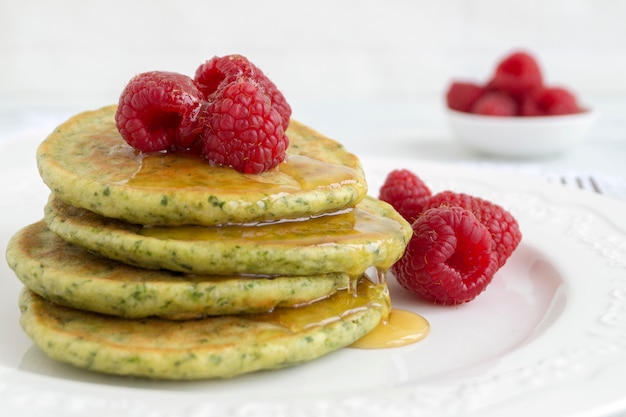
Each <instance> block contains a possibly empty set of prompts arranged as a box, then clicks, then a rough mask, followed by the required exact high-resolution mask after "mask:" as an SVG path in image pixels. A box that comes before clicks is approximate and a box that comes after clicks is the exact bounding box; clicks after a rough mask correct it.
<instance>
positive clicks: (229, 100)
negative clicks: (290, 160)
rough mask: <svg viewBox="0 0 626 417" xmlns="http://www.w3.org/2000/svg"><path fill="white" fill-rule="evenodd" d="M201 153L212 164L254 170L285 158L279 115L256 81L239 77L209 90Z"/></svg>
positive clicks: (277, 162) (287, 142)
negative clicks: (209, 100)
mask: <svg viewBox="0 0 626 417" xmlns="http://www.w3.org/2000/svg"><path fill="white" fill-rule="evenodd" d="M207 113H208V123H207V125H206V126H205V128H204V131H203V140H204V143H203V146H202V154H203V156H204V157H205V158H207V159H208V160H209V161H211V162H212V163H214V164H216V165H223V166H231V167H233V168H235V169H236V170H238V171H240V172H244V173H246V174H258V173H260V172H263V171H266V170H268V169H271V168H274V167H276V166H277V165H278V164H280V163H281V162H282V161H283V160H284V159H285V150H286V149H287V146H288V145H289V139H288V138H287V136H286V135H285V131H284V129H283V125H282V118H281V116H280V114H279V113H278V111H277V110H276V109H275V108H274V107H272V106H271V104H270V99H269V98H268V97H267V95H266V94H265V93H264V90H263V88H262V87H260V86H259V85H258V84H257V83H255V82H253V81H250V80H245V79H239V80H236V81H232V82H231V83H229V84H227V85H225V86H222V87H220V88H218V89H217V90H216V92H214V93H213V97H212V101H211V102H210V103H209V105H208V108H207Z"/></svg>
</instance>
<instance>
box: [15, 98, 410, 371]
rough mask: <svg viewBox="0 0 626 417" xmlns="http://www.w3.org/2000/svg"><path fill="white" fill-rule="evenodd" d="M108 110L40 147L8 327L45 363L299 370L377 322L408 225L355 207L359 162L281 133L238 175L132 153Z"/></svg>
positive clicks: (375, 208) (361, 198) (379, 206)
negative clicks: (268, 154)
mask: <svg viewBox="0 0 626 417" xmlns="http://www.w3.org/2000/svg"><path fill="white" fill-rule="evenodd" d="M114 113H115V106H110V107H105V108H102V109H100V110H96V111H93V112H86V113H82V114H79V115H77V116H75V117H73V118H72V119H70V120H68V121H67V122H65V123H64V124H62V125H61V126H59V127H58V128H57V129H56V130H55V131H54V132H53V133H52V134H51V135H50V136H49V137H48V138H47V139H46V140H45V141H44V142H43V143H42V144H41V145H40V147H39V149H38V152H37V162H38V166H39V171H40V174H41V176H42V178H43V180H44V182H45V183H46V184H47V185H48V187H49V188H50V190H51V191H52V192H51V196H50V199H49V201H48V204H47V205H46V207H45V210H44V213H45V214H44V218H43V220H42V221H40V222H37V223H35V224H32V225H29V226H27V227H25V228H23V229H22V230H20V231H19V232H18V233H16V234H15V235H14V236H13V237H12V239H11V241H10V242H9V245H8V249H7V260H8V262H9V265H10V266H11V268H12V269H13V270H14V271H15V273H16V275H17V276H18V278H19V279H20V280H21V281H22V282H23V283H24V285H25V287H24V290H23V291H22V293H21V295H20V308H21V310H22V318H21V324H22V327H23V328H24V330H25V331H26V333H27V334H28V335H29V336H30V337H31V338H32V339H33V341H34V342H35V343H36V344H37V345H38V346H39V347H40V348H41V349H42V350H44V351H45V352H46V353H47V354H48V355H49V356H51V357H52V358H55V359H57V360H60V361H64V362H68V363H71V364H73V365H76V366H79V367H83V368H87V369H90V370H94V371H99V372H105V373H113V374H121V375H134V376H142V377H149V378H163V379H198V378H215V377H230V376H233V375H238V374H242V373H246V372H252V371H256V370H261V369H272V368H279V367H285V366H289V365H292V364H296V363H299V362H303V361H308V360H312V359H314V358H317V357H319V356H321V355H324V354H326V353H328V352H331V351H333V350H336V349H339V348H341V347H344V346H348V345H350V344H352V343H353V342H355V341H356V340H358V339H359V338H361V337H362V336H363V335H365V334H367V333H369V332H370V331H371V330H372V329H374V328H375V327H376V326H377V325H378V323H379V322H380V321H381V320H382V319H383V318H384V317H385V316H386V315H387V314H388V312H389V299H388V293H387V290H386V286H385V283H384V280H380V281H379V282H376V280H374V282H372V280H368V279H365V278H363V277H364V275H365V274H366V272H367V271H370V270H372V269H374V270H376V271H378V272H380V273H384V271H386V270H387V269H388V268H389V267H390V266H391V265H392V264H393V263H394V262H395V261H396V260H397V259H398V258H399V257H400V256H401V255H402V253H403V251H404V249H405V247H406V244H407V242H408V240H409V239H410V236H411V227H410V225H409V224H408V223H407V222H406V221H405V220H404V219H403V218H402V217H401V216H400V215H399V214H398V213H397V212H395V210H393V208H391V206H389V205H388V204H386V203H383V202H381V201H379V200H377V199H374V198H372V197H369V196H367V195H366V194H367V184H366V181H365V178H364V175H363V171H362V168H361V165H360V162H359V160H358V158H357V157H356V156H354V155H353V154H351V153H349V152H347V151H346V150H345V148H344V147H343V146H342V145H341V144H339V143H337V142H335V141H333V140H331V139H329V138H327V137H324V136H323V135H321V134H319V133H317V132H315V131H314V130H312V129H310V128H308V127H306V126H304V125H302V124H300V123H298V122H296V121H292V122H291V124H290V127H289V129H288V131H287V134H288V136H289V139H290V147H289V149H288V151H287V158H286V161H285V162H284V163H282V164H281V165H280V166H279V167H278V168H277V169H276V170H272V171H268V172H265V173H262V174H258V175H246V174H242V173H239V172H237V171H235V170H233V169H230V168H224V167H214V166H211V165H210V164H209V163H208V162H206V161H205V160H203V159H201V158H200V157H198V156H195V155H190V154H185V153H157V154H141V153H139V152H137V151H135V150H134V149H132V148H131V147H129V146H128V145H127V144H126V142H124V140H123V139H122V138H121V136H120V135H119V133H118V132H117V129H116V126H115V122H114V117H113V115H114Z"/></svg>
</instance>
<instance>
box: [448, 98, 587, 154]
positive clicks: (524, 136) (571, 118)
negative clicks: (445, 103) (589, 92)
mask: <svg viewBox="0 0 626 417" xmlns="http://www.w3.org/2000/svg"><path fill="white" fill-rule="evenodd" d="M446 111H447V116H448V121H449V123H450V126H451V128H452V130H453V132H454V134H455V135H456V137H457V138H458V139H459V140H460V141H461V142H463V143H465V144H466V145H468V146H470V147H472V148H474V149H476V150H478V151H481V152H484V153H488V154H491V155H497V156H504V157H517V158H530V157H539V156H549V155H556V154H560V153H563V152H565V151H567V150H569V149H570V148H573V147H574V146H576V145H578V144H579V143H580V142H581V141H582V140H583V139H584V138H585V136H586V134H587V131H588V130H589V127H590V126H591V124H592V122H593V120H594V118H595V114H594V112H593V111H592V110H586V111H584V112H582V113H577V114H570V115H563V116H536V117H498V116H481V115H476V114H470V113H463V112H458V111H454V110H450V109H446Z"/></svg>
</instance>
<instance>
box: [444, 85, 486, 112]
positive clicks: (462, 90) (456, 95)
mask: <svg viewBox="0 0 626 417" xmlns="http://www.w3.org/2000/svg"><path fill="white" fill-rule="evenodd" d="M484 92H485V89H484V88H483V87H481V86H479V85H478V84H474V83H469V82H460V81H455V82H453V83H452V84H451V85H450V87H449V88H448V92H447V93H446V104H447V105H448V107H449V108H451V109H452V110H457V111H462V112H469V111H470V109H471V108H472V106H473V105H474V103H475V102H476V100H478V98H480V96H482V95H483V93H484Z"/></svg>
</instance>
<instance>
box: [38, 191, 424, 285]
mask: <svg viewBox="0 0 626 417" xmlns="http://www.w3.org/2000/svg"><path fill="white" fill-rule="evenodd" d="M44 220H45V221H46V223H47V225H48V227H49V228H50V230H52V231H53V232H55V233H57V234H58V235H59V236H61V237H62V238H63V239H65V240H66V241H68V242H70V243H72V244H75V245H78V246H81V247H84V248H86V249H88V250H92V251H94V252H96V253H99V254H100V255H102V256H104V257H106V258H109V259H115V260H117V261H120V262H124V263H128V264H130V265H135V266H138V267H142V268H149V269H158V268H163V269H168V270H172V271H179V272H184V273H193V274H218V275H223V274H250V273H253V274H266V275H310V274H316V275H317V274H327V273H334V272H343V273H347V274H348V275H350V276H352V277H357V276H360V275H361V274H363V272H364V271H365V270H367V269H368V268H369V267H376V268H378V269H380V270H387V269H389V268H390V267H391V265H392V264H393V263H394V262H396V261H397V260H398V259H399V258H400V256H402V253H403V252H404V248H405V247H406V244H407V242H408V241H409V239H410V236H411V234H412V229H411V225H410V224H409V223H407V222H406V221H405V220H404V219H403V218H402V216H400V215H399V214H398V213H397V212H396V211H395V210H394V209H393V208H392V207H391V206H390V205H389V204H387V203H385V202H382V201H380V200H378V199H375V198H373V197H370V196H367V197H365V198H364V199H363V200H362V201H361V202H360V203H359V204H357V206H356V207H355V208H354V209H350V210H346V211H345V212H342V213H338V214H333V215H326V216H320V217H316V218H310V219H307V220H305V221H282V222H273V223H266V224H262V225H231V226H221V227H206V226H178V227H144V226H141V225H136V224H131V223H127V222H123V221H119V220H112V219H108V218H106V217H102V216H100V215H97V214H95V213H93V212H91V211H89V210H84V209H80V208H76V207H73V206H70V205H68V204H65V203H64V202H62V201H61V200H60V199H59V198H57V197H56V196H55V195H54V194H51V197H50V200H49V201H48V204H47V205H46V208H45V214H44Z"/></svg>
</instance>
